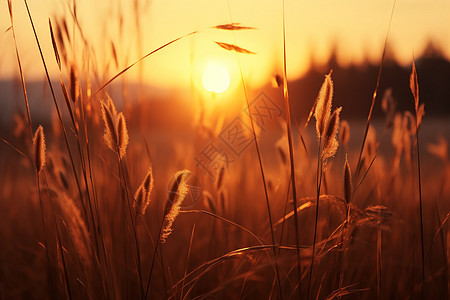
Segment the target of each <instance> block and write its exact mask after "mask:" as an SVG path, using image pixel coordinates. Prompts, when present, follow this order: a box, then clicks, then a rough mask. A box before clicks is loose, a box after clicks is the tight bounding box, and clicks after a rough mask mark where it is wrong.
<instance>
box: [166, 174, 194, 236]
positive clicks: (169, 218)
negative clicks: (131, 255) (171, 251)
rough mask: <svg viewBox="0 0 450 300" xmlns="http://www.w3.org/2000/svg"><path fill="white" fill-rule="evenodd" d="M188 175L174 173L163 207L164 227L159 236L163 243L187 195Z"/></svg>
mask: <svg viewBox="0 0 450 300" xmlns="http://www.w3.org/2000/svg"><path fill="white" fill-rule="evenodd" d="M190 173H191V172H190V171H189V170H183V171H178V172H177V173H175V181H174V183H173V184H172V188H171V189H170V192H169V197H168V199H167V201H166V203H165V205H164V221H165V223H166V226H165V227H164V229H163V234H162V236H161V241H162V242H163V243H164V242H165V241H166V239H167V238H168V237H169V235H170V234H171V233H172V224H173V222H174V221H175V218H176V217H177V216H178V214H179V213H180V206H181V203H182V202H183V200H184V198H185V196H186V194H187V193H188V187H187V184H186V181H187V179H188V175H189V174H190Z"/></svg>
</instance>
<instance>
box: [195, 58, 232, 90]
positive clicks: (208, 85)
mask: <svg viewBox="0 0 450 300" xmlns="http://www.w3.org/2000/svg"><path fill="white" fill-rule="evenodd" d="M202 83H203V87H204V88H205V90H207V91H208V92H212V93H223V92H225V91H226V90H227V89H228V87H229V86H230V74H229V73H228V71H227V70H226V69H224V68H222V67H220V66H218V65H216V64H209V65H208V66H207V67H206V69H205V71H204V72H203V76H202Z"/></svg>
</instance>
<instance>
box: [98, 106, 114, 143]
mask: <svg viewBox="0 0 450 300" xmlns="http://www.w3.org/2000/svg"><path fill="white" fill-rule="evenodd" d="M101 107H102V118H103V121H104V123H105V134H104V136H103V137H104V139H105V144H106V146H108V148H109V149H111V150H113V151H116V145H117V133H116V126H115V124H116V122H115V121H116V118H115V116H113V114H112V113H111V111H110V109H109V107H108V106H107V104H105V103H103V102H102V103H101Z"/></svg>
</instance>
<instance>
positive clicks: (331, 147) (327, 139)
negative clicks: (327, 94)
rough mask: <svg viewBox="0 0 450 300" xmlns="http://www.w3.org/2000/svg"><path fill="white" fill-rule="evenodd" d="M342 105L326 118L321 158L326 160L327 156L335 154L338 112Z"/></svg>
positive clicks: (337, 143) (337, 144)
mask: <svg viewBox="0 0 450 300" xmlns="http://www.w3.org/2000/svg"><path fill="white" fill-rule="evenodd" d="M341 110H342V107H339V108H337V109H335V110H334V112H333V114H332V115H331V117H330V118H329V119H328V122H327V125H326V127H325V131H324V135H323V151H322V159H323V161H326V160H327V159H328V158H330V157H333V156H334V154H336V151H337V148H338V146H339V142H338V141H337V139H336V134H337V132H338V129H339V114H340V113H341Z"/></svg>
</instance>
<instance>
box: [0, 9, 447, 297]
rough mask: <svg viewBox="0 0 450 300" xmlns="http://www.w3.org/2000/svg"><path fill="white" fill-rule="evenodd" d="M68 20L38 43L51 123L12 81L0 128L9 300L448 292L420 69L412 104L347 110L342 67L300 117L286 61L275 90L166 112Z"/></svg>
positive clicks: (440, 187)
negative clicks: (97, 56) (97, 58)
mask: <svg viewBox="0 0 450 300" xmlns="http://www.w3.org/2000/svg"><path fill="white" fill-rule="evenodd" d="M11 18H12V17H11ZM30 20H32V17H31V16H30ZM63 24H64V23H61V22H56V24H53V23H51V24H50V30H51V35H50V36H51V38H52V39H51V40H48V41H47V40H42V39H38V37H36V42H37V43H38V44H39V45H40V44H41V43H46V44H52V45H53V49H54V51H55V55H54V59H55V60H56V62H57V64H58V66H59V70H60V73H59V74H56V75H55V74H47V76H48V77H47V79H48V81H47V82H46V84H47V88H48V89H49V91H50V93H49V99H50V100H49V101H46V102H42V104H40V105H42V106H45V110H47V111H51V112H52V113H51V115H52V119H51V120H50V119H45V120H42V118H41V116H42V115H39V114H37V113H36V112H35V111H34V110H33V109H31V110H30V109H29V100H28V97H29V96H30V95H28V94H27V93H26V92H27V87H26V80H24V78H23V77H19V78H18V81H19V82H20V84H21V88H22V90H21V91H23V93H22V95H21V97H20V98H21V100H20V101H21V102H20V103H19V104H17V107H20V109H18V111H17V112H16V113H15V114H14V117H13V119H14V122H10V123H11V124H8V125H7V126H6V127H4V128H2V130H1V134H2V136H1V138H2V142H1V144H0V170H1V173H0V241H1V243H0V299H64V298H68V299H308V300H309V299H448V298H449V294H450V281H449V276H450V273H449V268H450V231H449V225H448V224H449V221H448V219H449V217H450V181H449V178H450V165H449V162H448V146H447V141H448V138H449V131H448V128H449V127H448V126H449V122H448V120H446V119H443V120H434V119H427V115H426V114H425V115H424V113H423V106H422V99H423V98H426V95H422V94H421V97H419V94H420V92H419V91H420V74H418V75H417V74H416V70H415V66H414V64H413V63H412V66H413V67H412V70H411V78H410V88H411V93H412V95H413V98H414V102H412V103H411V106H410V107H411V110H410V111H397V110H396V109H395V101H402V99H397V100H394V99H393V98H392V97H391V95H390V94H389V91H386V92H385V93H384V95H383V94H382V93H381V91H377V92H378V93H379V95H378V96H377V97H376V98H375V97H374V100H373V101H374V102H373V105H381V106H382V107H383V110H384V111H385V113H386V118H385V120H372V118H371V115H370V114H369V117H367V115H364V116H361V117H360V118H358V119H357V120H351V121H349V122H347V121H345V120H340V118H339V114H340V111H341V110H346V109H351V107H339V108H338V107H336V105H335V104H334V103H333V102H332V100H333V90H334V89H339V86H334V85H333V73H332V71H331V72H330V73H329V74H324V82H323V85H322V86H321V88H320V90H317V95H318V96H317V100H316V102H315V103H314V105H313V107H305V112H306V113H305V115H307V113H309V112H310V114H309V117H310V118H308V119H307V120H299V119H297V116H295V115H294V114H291V113H290V111H289V108H290V103H289V100H290V99H289V94H288V91H289V90H288V86H287V84H284V83H286V80H285V79H286V71H285V72H284V75H281V76H279V77H278V78H277V79H278V83H279V86H278V87H274V90H275V91H276V92H275V93H278V95H279V97H278V98H277V99H275V98H273V99H270V98H266V99H265V100H264V99H262V98H260V97H259V96H258V95H261V94H258V92H256V91H248V94H247V93H246V99H243V101H242V103H240V104H238V106H239V108H238V109H237V110H236V111H235V112H233V113H231V114H228V115H225V114H222V113H221V109H220V108H216V109H215V110H214V108H212V109H211V111H209V112H207V111H206V110H207V109H206V108H205V107H204V106H203V105H198V101H195V99H191V102H192V103H195V105H191V104H186V102H183V101H180V100H179V99H173V104H172V102H171V105H173V107H170V109H169V110H167V109H161V110H159V109H158V105H157V104H155V103H154V102H152V101H145V100H142V99H141V100H136V99H130V96H129V95H128V94H127V91H126V90H125V87H124V88H123V90H119V91H117V89H116V91H115V92H112V91H111V86H112V84H110V83H111V82H112V81H117V82H120V80H121V76H122V75H123V74H124V73H125V72H126V71H127V70H128V68H127V69H124V70H123V71H122V72H118V73H116V74H114V75H113V76H112V77H110V76H107V75H106V74H105V75H101V76H100V75H99V73H101V70H92V69H91V67H92V66H94V65H95V64H94V63H93V61H91V60H93V59H94V58H93V57H90V56H89V54H86V56H87V57H88V59H85V60H73V59H71V58H69V57H68V56H65V55H66V54H67V53H69V50H68V49H69V48H70V47H71V46H72V44H71V41H73V39H71V38H70V35H71V34H69V32H68V31H65V30H64V26H63ZM239 26H240V25H237V24H236V23H230V24H223V25H220V26H216V28H215V29H216V30H231V31H233V30H246V29H248V28H247V27H239ZM10 31H11V32H12V33H14V27H11V28H10ZM77 32H78V33H77V34H78V35H79V36H82V35H81V32H82V31H81V29H80V28H77ZM182 38H184V37H182ZM14 41H15V40H14ZM170 43H172V42H170ZM80 44H82V43H80ZM173 44H174V45H172V46H174V47H176V41H173ZM219 46H220V47H222V48H224V49H223V51H234V52H236V53H237V55H251V53H248V50H246V49H243V48H240V47H239V46H237V45H234V44H226V45H219ZM16 47H17V46H16ZM79 47H81V48H83V47H87V46H86V45H84V46H79ZM164 47H165V46H163V48H161V50H158V51H164ZM16 49H17V48H16ZM83 49H84V50H87V48H83ZM152 53H153V52H149V54H148V55H147V56H145V57H143V58H142V59H146V57H148V56H150V55H152ZM14 59H17V62H18V70H19V72H20V73H19V74H20V75H21V74H22V71H23V69H22V64H21V60H20V56H17V57H16V58H14ZM112 59H114V57H112ZM116 59H117V58H116ZM142 59H141V60H142ZM139 61H140V60H139ZM139 61H137V63H136V64H131V65H130V67H129V68H135V66H136V65H137V64H139ZM41 63H42V66H43V70H45V71H47V64H48V61H46V60H44V59H42V62H41ZM52 63H53V62H52ZM285 63H286V62H285ZM382 63H383V62H381V64H382ZM380 74H381V76H382V71H381V68H380ZM66 75H67V76H66ZM56 76H58V77H59V78H60V80H59V81H58V82H57V84H55V81H52V80H55V78H56V79H59V78H58V77H56ZM51 77H52V78H51ZM53 77H54V78H53ZM417 78H419V80H417ZM110 79H111V80H110ZM242 83H243V88H244V87H245V81H244V80H242ZM376 84H377V83H376V82H374V87H375V86H376ZM124 86H125V85H124ZM115 87H117V85H116V86H115ZM61 90H62V91H63V92H62V93H61ZM383 92H384V91H383ZM252 99H253V100H255V101H252ZM370 100H371V99H368V100H367V101H368V108H369V107H370ZM11 101H13V100H11ZM264 101H265V102H264ZM33 107H35V106H32V108H33ZM41 109H42V108H41ZM262 111H264V112H265V113H266V114H263V115H261V114H257V113H261V112H262ZM425 111H426V107H425ZM269 112H272V113H273V115H272V114H269ZM367 113H368V112H367ZM422 117H423V120H422ZM154 120H158V122H159V123H158V125H155V123H154V122H156V121H154ZM161 124H162V125H161ZM439 133H441V138H438V137H439Z"/></svg>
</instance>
